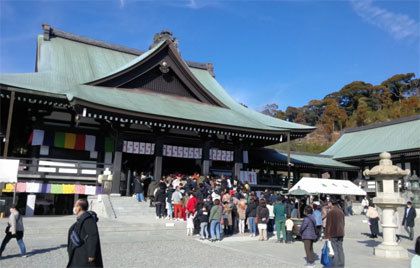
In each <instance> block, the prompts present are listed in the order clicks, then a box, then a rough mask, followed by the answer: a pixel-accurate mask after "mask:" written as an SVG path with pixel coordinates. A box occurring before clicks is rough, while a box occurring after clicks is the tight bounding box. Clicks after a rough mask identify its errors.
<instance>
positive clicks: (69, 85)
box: [0, 36, 314, 131]
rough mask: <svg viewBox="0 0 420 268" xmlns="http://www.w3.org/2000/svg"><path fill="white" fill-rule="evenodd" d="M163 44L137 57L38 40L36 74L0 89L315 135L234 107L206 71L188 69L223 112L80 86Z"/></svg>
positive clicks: (8, 78)
mask: <svg viewBox="0 0 420 268" xmlns="http://www.w3.org/2000/svg"><path fill="white" fill-rule="evenodd" d="M162 43H164V42H162ZM162 43H160V44H158V45H157V46H156V47H155V48H153V49H151V50H149V51H147V52H145V53H143V54H142V55H140V56H136V55H133V54H129V53H124V52H121V51H117V50H113V49H109V48H104V47H100V46H95V45H92V44H87V43H83V42H77V41H73V40H69V39H66V38H61V37H54V38H51V39H50V40H48V41H46V40H44V39H43V36H39V37H38V45H37V49H38V51H37V57H38V58H37V72H36V73H26V74H0V84H3V85H8V86H12V87H18V88H22V89H29V90H33V91H39V92H40V93H43V94H44V93H48V94H59V95H62V96H66V97H67V98H68V99H69V100H73V99H80V100H84V101H88V102H92V103H96V104H100V105H105V106H109V107H114V108H118V109H123V110H127V111H133V112H140V113H145V114H152V115H158V116H165V117H174V118H181V119H185V120H191V121H197V122H209V123H214V124H220V125H226V126H237V127H242V128H249V129H258V130H266V131H282V130H283V131H284V130H286V129H292V130H300V131H310V130H312V129H314V127H309V126H305V125H300V124H295V123H291V122H287V121H284V120H280V119H276V118H273V117H269V116H266V115H264V114H261V113H258V112H256V111H254V110H251V109H249V108H246V107H244V106H242V105H240V104H238V103H237V102H236V101H235V100H233V99H232V98H231V97H230V96H229V95H228V94H227V93H226V91H225V90H224V89H223V88H222V86H221V85H220V84H219V83H218V82H217V81H216V79H215V78H214V77H213V76H212V75H211V74H210V73H209V72H208V71H207V70H203V69H198V68H192V67H189V69H190V70H191V72H192V73H193V75H194V76H195V77H196V78H197V79H198V81H199V82H200V83H201V84H202V85H203V86H204V87H205V88H206V89H207V90H208V91H209V92H210V93H211V94H213V95H214V96H215V97H216V98H217V99H218V100H220V101H221V102H222V103H224V104H225V105H226V106H227V108H223V107H218V106H212V105H207V104H203V103H201V102H198V101H193V100H190V99H187V98H182V97H176V96H169V95H164V94H159V93H153V92H148V91H142V90H127V89H120V88H118V89H117V88H106V87H97V86H88V85H84V84H86V83H88V82H91V81H95V80H97V79H100V78H103V77H107V76H109V75H112V74H115V73H118V72H120V71H122V70H124V69H126V68H129V67H130V66H133V65H134V64H137V63H139V62H141V61H142V60H144V59H145V58H147V57H148V56H149V55H150V54H152V53H153V51H154V50H156V49H157V48H158V47H159V46H160V45H162Z"/></svg>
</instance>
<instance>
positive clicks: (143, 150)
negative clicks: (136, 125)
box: [139, 142, 146, 154]
mask: <svg viewBox="0 0 420 268" xmlns="http://www.w3.org/2000/svg"><path fill="white" fill-rule="evenodd" d="M145 153H146V144H145V143H144V142H140V148H139V154H145Z"/></svg>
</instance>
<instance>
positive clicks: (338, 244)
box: [325, 198, 345, 267]
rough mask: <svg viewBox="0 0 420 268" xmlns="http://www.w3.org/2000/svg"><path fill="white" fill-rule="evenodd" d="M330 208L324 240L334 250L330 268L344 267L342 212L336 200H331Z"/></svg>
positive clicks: (343, 222)
mask: <svg viewBox="0 0 420 268" xmlns="http://www.w3.org/2000/svg"><path fill="white" fill-rule="evenodd" d="M330 202H331V204H332V207H331V209H330V211H329V212H328V214H327V218H326V226H325V239H327V240H330V241H331V245H332V248H333V250H334V258H333V261H332V267H344V250H343V238H344V224H345V221H344V217H345V216H344V212H343V210H342V209H341V208H340V207H339V204H338V200H337V199H335V198H331V199H330Z"/></svg>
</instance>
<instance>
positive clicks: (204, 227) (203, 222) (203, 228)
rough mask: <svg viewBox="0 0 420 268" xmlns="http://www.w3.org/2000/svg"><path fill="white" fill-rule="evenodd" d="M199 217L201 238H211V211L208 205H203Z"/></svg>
mask: <svg viewBox="0 0 420 268" xmlns="http://www.w3.org/2000/svg"><path fill="white" fill-rule="evenodd" d="M197 217H198V219H199V221H200V239H201V240H205V239H208V238H210V235H209V231H208V225H209V212H208V211H207V207H206V206H203V207H202V208H201V209H200V210H199V211H198V214H197Z"/></svg>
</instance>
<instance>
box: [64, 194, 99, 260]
mask: <svg viewBox="0 0 420 268" xmlns="http://www.w3.org/2000/svg"><path fill="white" fill-rule="evenodd" d="M88 207H89V205H88V202H87V201H86V200H85V199H79V200H77V202H76V203H75V205H74V208H73V213H74V214H75V215H76V216H77V220H76V223H75V224H73V225H72V226H71V227H70V229H69V234H68V242H67V252H68V254H69V262H68V264H67V267H88V266H89V267H103V264H102V253H101V243H100V240H99V232H98V226H97V225H96V222H97V221H98V218H97V216H96V213H94V212H91V211H87V210H88Z"/></svg>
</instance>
